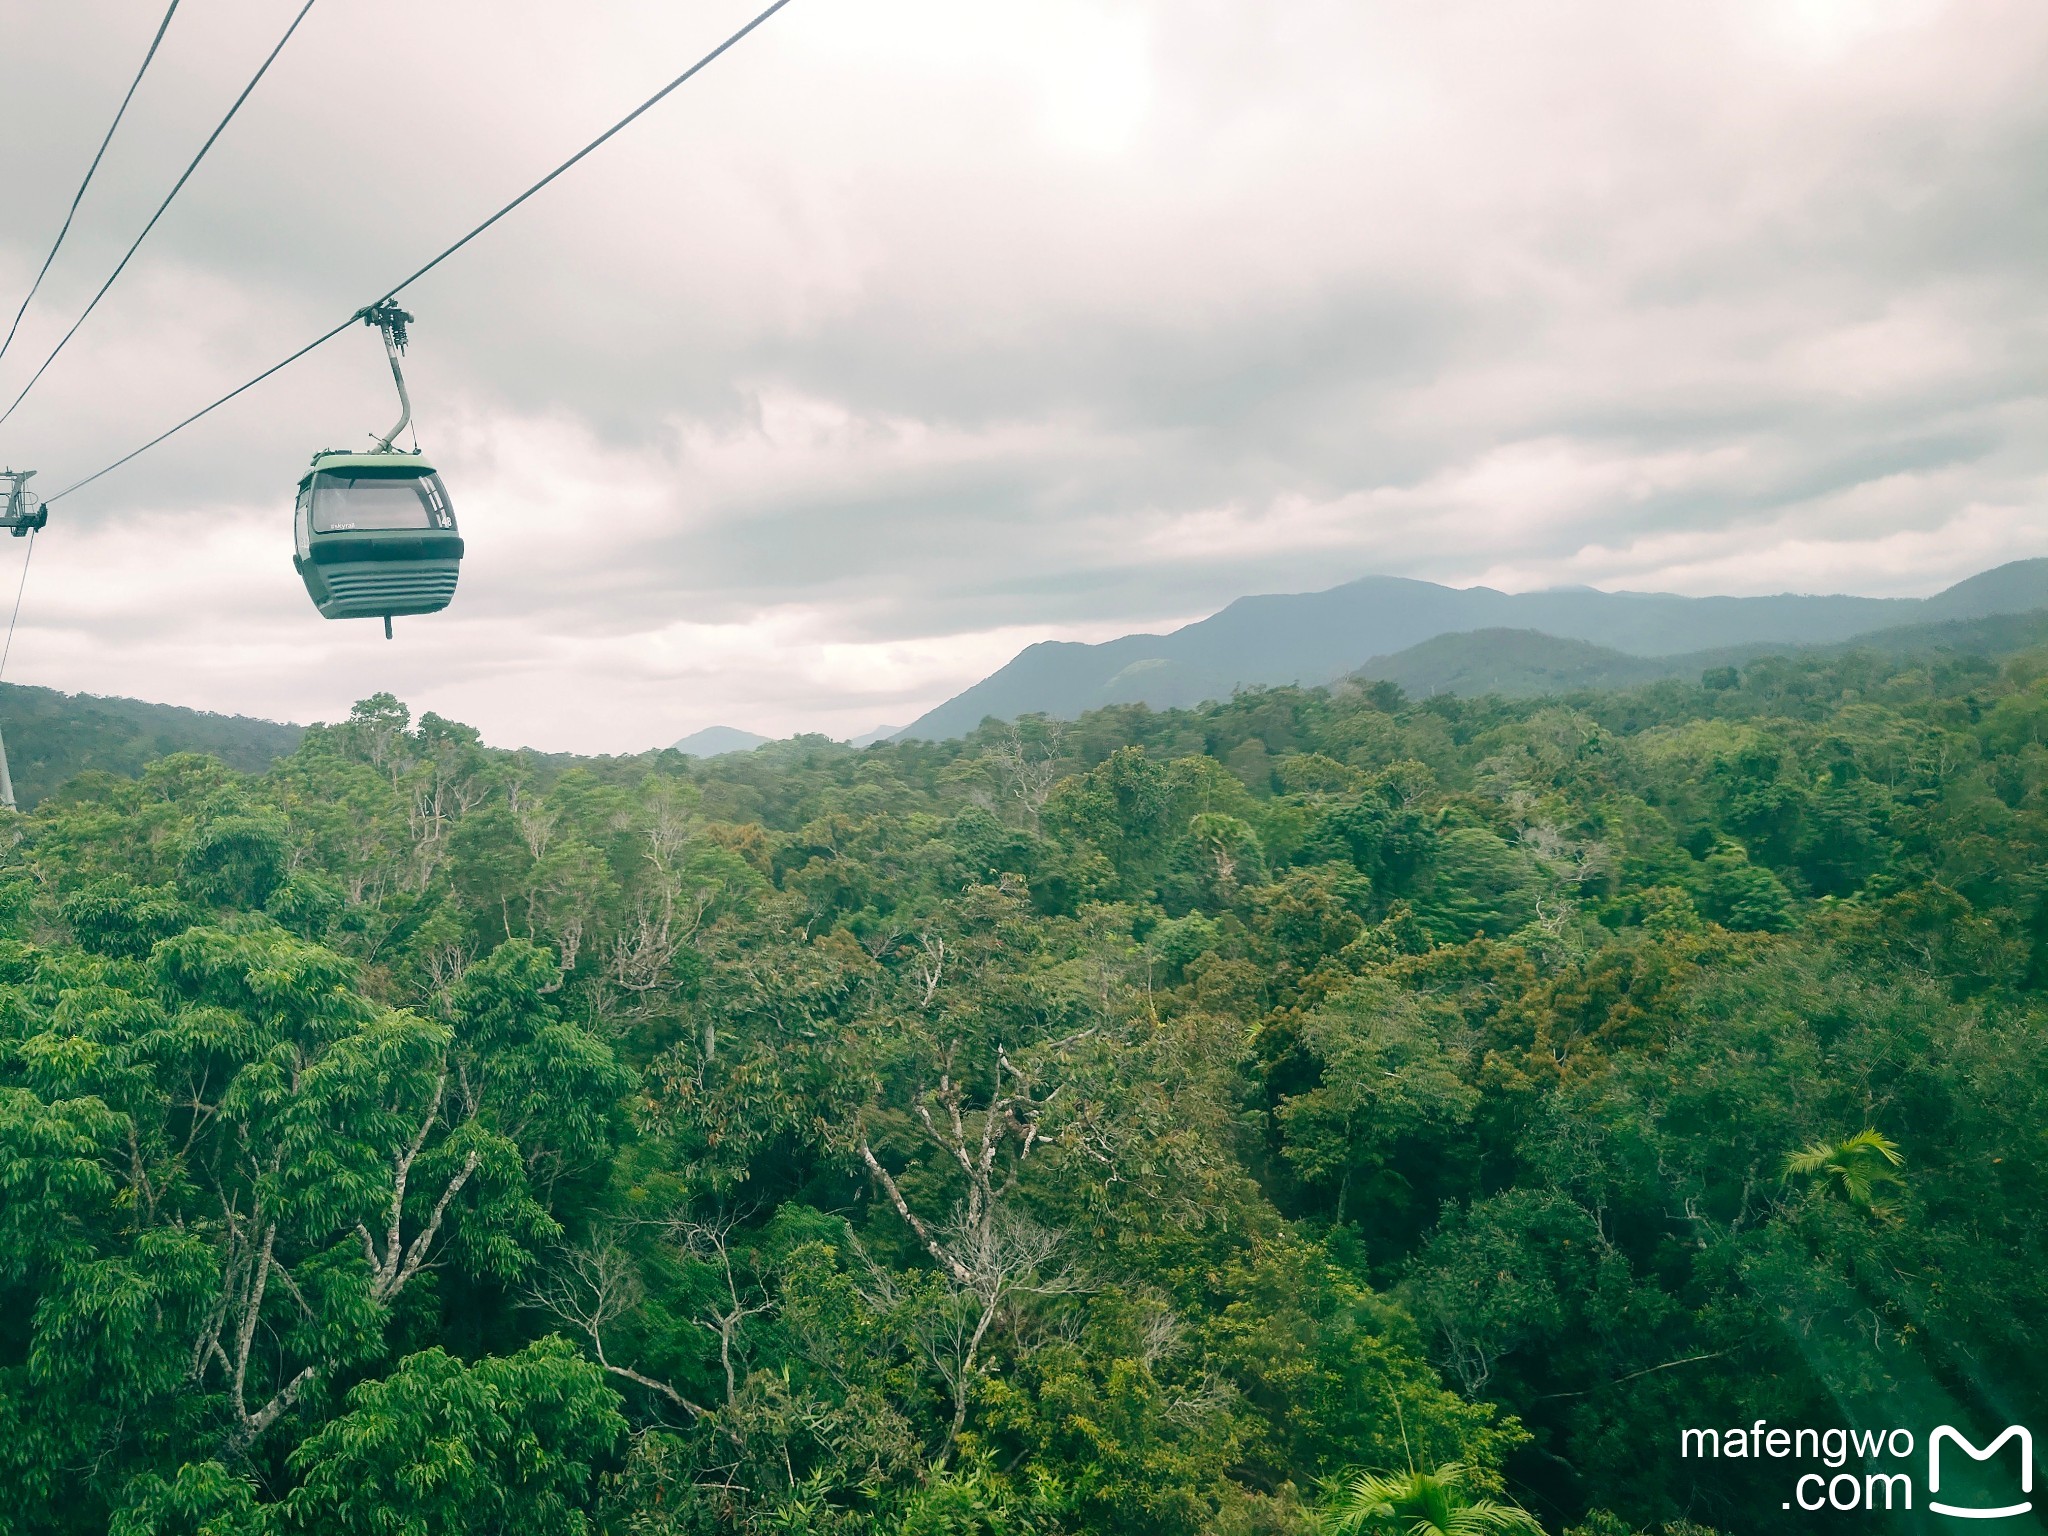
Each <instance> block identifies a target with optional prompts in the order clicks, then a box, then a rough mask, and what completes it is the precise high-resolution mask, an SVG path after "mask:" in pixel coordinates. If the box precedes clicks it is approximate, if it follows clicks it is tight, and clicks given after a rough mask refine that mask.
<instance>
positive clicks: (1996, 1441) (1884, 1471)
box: [1678, 1419, 2034, 1520]
mask: <svg viewBox="0 0 2048 1536" xmlns="http://www.w3.org/2000/svg"><path fill="white" fill-rule="evenodd" d="M1921 1443H1922V1442H1921V1441H1920V1439H1919V1437H1918V1436H1916V1435H1915V1434H1914V1433H1913V1431H1912V1430H1910V1429H1786V1428H1783V1427H1781V1426H1774V1425H1771V1424H1768V1423H1766V1422H1765V1421H1764V1420H1762V1419H1758V1420H1757V1421H1756V1422H1755V1423H1754V1424H1752V1425H1750V1426H1749V1427H1748V1428H1746V1429H1744V1428H1739V1427H1738V1428H1735V1429H1687V1430H1681V1431H1680V1432H1679V1437H1678V1454H1679V1455H1680V1456H1681V1457H1684V1458H1686V1459H1688V1460H1715V1461H1733V1460H1747V1461H1753V1460H1774V1461H1789V1462H1818V1463H1820V1466H1821V1467H1822V1468H1823V1469H1825V1470H1817V1471H1804V1472H1801V1473H1799V1474H1798V1475H1797V1476H1796V1477H1795V1478H1793V1479H1792V1485H1791V1494H1792V1496H1791V1497H1790V1498H1788V1499H1787V1500H1785V1502H1784V1507H1785V1508H1786V1509H1792V1508H1794V1507H1795V1506H1796V1507H1797V1508H1800V1509H1804V1510H1809V1511H1811V1510H1823V1509H1831V1510H1835V1511H1838V1512H1841V1513H1845V1514H1846V1513H1848V1512H1850V1511H1852V1510H1885V1509H1912V1508H1913V1507H1914V1502H1913V1499H1914V1492H1915V1482H1914V1475H1915V1473H1916V1472H1917V1471H1918V1470H1919V1468H1920V1465H1921V1463H1920V1462H1919V1460H1918V1459H1917V1458H1916V1454H1915V1453H1916V1452H1917V1451H1918V1450H1919V1449H1920V1446H1921ZM1925 1445H1926V1474H1927V1481H1926V1494H1927V1505H1926V1507H1927V1509H1928V1510H1929V1511H1931V1512H1932V1513H1934V1514H1937V1515H1952V1516H1954V1517H1956V1518H1957V1519H1963V1520H1995V1519H1999V1518H2001V1517H2004V1516H2007V1515H2023V1514H2026V1513H2027V1512H2028V1511H2030V1510H2031V1509H2032V1508H2033V1507H2034V1506H2033V1500H2032V1494H2033V1491H2034V1437H2033V1435H2032V1433H2031V1432H2029V1431H2028V1430H2027V1429H2025V1428H2024V1427H2022V1426H2021V1425H2018V1424H2013V1425H2009V1426H2007V1428H2006V1429H2005V1430H2004V1431H2003V1432H2002V1433H2000V1434H1999V1435H1997V1436H1996V1437H1994V1438H1992V1439H1991V1440H1990V1441H1989V1443H1988V1444H1985V1445H1982V1446H1979V1445H1978V1444H1976V1443H1975V1442H1974V1441H1972V1440H1970V1439H1969V1438H1968V1437H1967V1436H1965V1435H1964V1434H1963V1433H1962V1432H1961V1431H1960V1430H1958V1429H1956V1428H1955V1427H1954V1426H1953V1425H1949V1424H1942V1425H1939V1426H1937V1427H1936V1428H1935V1429H1934V1430H1933V1432H1932V1433H1930V1434H1929V1435H1928V1436H1927V1439H1926V1442H1925ZM2008 1448H2009V1454H2007V1455H2006V1456H2005V1458H2004V1463H2003V1464H2002V1465H2001V1467H2000V1468H1999V1469H1998V1470H1999V1471H2000V1472H2001V1474H2002V1475H2003V1478H2004V1483H2005V1486H2006V1488H2007V1490H2008V1491H2007V1493H2006V1494H2002V1495H1999V1496H1997V1497H1994V1498H1987V1497H1985V1496H1984V1494H1983V1493H1982V1490H1981V1486H1980V1484H1981V1481H1982V1474H1981V1473H1978V1474H1977V1475H1976V1476H1975V1477H1973V1478H1972V1479H1971V1481H1970V1484H1969V1486H1970V1487H1971V1488H1972V1489H1973V1492H1972V1493H1971V1495H1970V1501H1969V1502H1967V1503H1962V1502H1947V1501H1944V1500H1943V1499H1942V1498H1940V1497H1939V1495H1940V1494H1941V1491H1942V1472H1943V1463H1944V1460H1946V1462H1947V1465H1948V1470H1949V1482H1950V1486H1951V1489H1952V1490H1953V1489H1954V1487H1955V1486H1956V1483H1957V1480H1958V1475H1959V1472H1960V1470H1961V1469H1966V1468H1967V1469H1971V1470H1972V1471H1973V1472H1974V1470H1975V1469H1974V1467H1973V1464H1974V1463H1989V1462H1993V1461H1994V1460H1996V1459H1998V1458H2000V1456H2001V1453H2006V1452H2008ZM1852 1459H1853V1460H1855V1461H1856V1462H1858V1463H1860V1464H1861V1466H1862V1468H1863V1470H1861V1471H1854V1472H1852V1471H1848V1470H1846V1469H1847V1467H1848V1465H1849V1463H1850V1461H1851V1460H1852ZM1887 1464H1888V1465H1887ZM1787 1470H1788V1472H1789V1471H1790V1469H1789V1468H1788V1469H1787ZM1991 1470H1993V1469H1991V1468H1986V1469H1985V1471H1987V1472H1988V1471H1991Z"/></svg>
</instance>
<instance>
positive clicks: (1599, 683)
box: [1354, 610, 2048, 699]
mask: <svg viewBox="0 0 2048 1536" xmlns="http://www.w3.org/2000/svg"><path fill="white" fill-rule="evenodd" d="M2044 643H2048V611H2043V610H2036V611H2034V612H2032V613H2010V614H2000V615H1997V616H1996V617H1993V618H1980V619H1950V620H1947V621H1945V622H1942V623H1938V624H1909V625H1903V626H1901V627H1899V628H1896V629H1880V630H1876V631H1874V632H1873V633H1871V634H1867V635H1858V636H1857V637H1856V638H1854V639H1853V640H1849V641H1846V642H1843V643H1841V644H1839V645H1832V646H1796V647H1787V646H1773V645H1765V644H1761V643H1752V644H1749V645H1732V646H1724V647H1721V648H1719V649H1717V650H1711V651H1694V652H1691V653H1690V654H1687V655H1683V656H1630V655H1628V654H1627V653H1626V652H1623V651H1617V650H1614V649H1613V648H1611V647H1609V646H1603V645H1592V644H1589V643H1587V642H1586V641H1583V640H1560V639H1558V638H1557V637H1556V636H1554V635H1546V634H1542V633H1540V632H1539V631H1536V630H1533V629H1478V630H1471V631H1467V632H1462V633H1459V634H1452V635H1438V636H1437V637H1436V638H1435V639H1432V640H1425V641H1423V642H1422V644H1420V645H1413V646H1410V647H1409V648H1408V649H1407V650H1405V651H1402V652H1400V653H1398V654H1396V655H1393V656H1379V657H1375V658H1374V659H1373V660H1371V661H1368V662H1367V663H1366V664H1365V665H1364V666H1362V667H1360V668H1359V669H1358V671H1357V672H1356V673H1355V674H1354V675H1355V676H1356V677H1358V678H1361V679H1364V680H1366V681H1385V682H1390V683H1397V684H1399V685H1400V686H1401V688H1402V689H1404V690H1405V691H1406V692H1408V693H1411V694H1418V695H1421V696H1423V697H1425V698H1426V697H1428V696H1430V695H1431V694H1438V693H1457V694H1463V695H1465V696H1466V697H1468V698H1471V697H1477V696H1479V695H1481V694H1488V693H1497V694H1501V695H1503V696H1505V697H1508V698H1515V699H1528V698H1536V697H1539V696H1541V695H1543V694H1550V693H1579V692H1585V691H1588V690H1612V689H1616V688H1632V687H1637V686H1640V685H1641V684H1644V683H1651V682H1657V681H1660V680H1662V679H1665V678H1684V679H1688V680H1691V681H1698V680H1699V678H1700V677H1701V676H1703V675H1704V674H1706V673H1708V672H1719V671H1724V670H1725V669H1727V668H1729V667H1738V668H1739V667H1743V666H1747V665H1748V664H1750V663H1751V662H1754V661H1756V660H1758V659H1759V658H1762V657H1765V656H1771V655H1794V656H1811V657H1815V658H1819V657H1825V656H1839V655H1841V654H1843V653H1845V652H1849V651H1868V652H1871V653H1873V654H1877V655H1883V656H1916V655H1919V656H1927V657H1940V656H1944V655H1968V656H1979V657H2006V656H2012V655H2015V654H2017V653H2018V652H2020V651H2024V650H2028V649H2030V648H2032V647H2034V646H2038V645H2042V644H2044Z"/></svg>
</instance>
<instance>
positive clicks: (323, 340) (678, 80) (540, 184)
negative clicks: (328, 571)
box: [0, 0, 790, 506]
mask: <svg viewBox="0 0 2048 1536" xmlns="http://www.w3.org/2000/svg"><path fill="white" fill-rule="evenodd" d="M310 3H311V0H308V4H309V5H310ZM789 3H790V0H775V3H774V4H773V5H771V6H769V7H768V8H767V9H766V10H765V11H762V12H761V13H760V14H759V15H758V16H756V17H755V18H754V19H753V20H752V21H750V22H748V23H747V24H746V25H745V26H743V27H741V28H740V29H739V30H738V31H737V32H735V33H733V34H732V36H730V37H728V38H727V39H726V40H725V41H724V42H722V43H720V44H719V45H718V46H717V47H716V48H714V49H712V50H711V51H710V52H709V53H707V54H705V55H704V57H703V58H701V59H699V60H698V61H697V62H696V63H694V64H692V65H691V66H690V67H689V68H688V69H686V70H684V71H683V72H682V73H681V74H680V75H677V76H676V77H675V79H673V80H671V81H669V83H668V84H667V85H665V86H663V87H662V88H661V89H660V90H658V91H656V92H655V93H654V94H653V95H652V96H650V97H648V98H647V99H646V100H645V101H643V102H641V103H640V105H639V106H637V107H635V108H634V109H633V110H632V111H631V112H628V113H627V114H626V115H625V116H624V117H622V118H620V119H619V120H618V121H617V122H616V123H613V124H612V125H611V127H609V128H607V129H606V130H605V131H604V132H603V133H601V134H599V135H598V136H597V137H596V138H594V139H592V140H591V141H590V142H589V143H588V144H586V145H584V146H583V147H582V148H581V149H579V150H577V151H576V153H575V154H573V155H571V156H570V157H569V158H568V159H566V160H564V161H563V162H562V163H561V164H560V165H558V166H556V167H555V168H554V169H553V170H552V171H549V172H548V173H547V175H545V176H543V177H541V179H540V180H539V181H536V182H535V183H534V184H533V185H532V186H530V187H528V188H527V189H526V190H525V191H524V192H522V193H520V194H519V195H518V196H517V197H515V198H513V199H512V201H511V202H509V203H507V204H505V206H504V207H502V208H500V209H499V210H498V211H497V212H496V213H494V214H492V215H491V216H490V217H489V218H487V219H485V220H484V221H483V222H482V223H481V224H479V225H477V226H476V227H475V228H474V229H472V230H470V231H469V233H468V234H466V235H464V236H463V237H462V238H461V239H459V240H457V241H456V242H455V243H454V244H453V245H450V246H449V247H448V248H447V249H445V250H443V251H442V252H441V253H440V255H438V256H436V257H434V259H433V260H431V261H429V262H428V263H427V264H426V265H425V266H423V267H421V268H419V269H418V270H417V271H415V272H414V273H412V275H411V276H409V277H406V278H404V279H402V280H401V281H399V282H398V283H397V284H395V285H394V286H392V287H390V288H387V289H386V290H385V291H384V292H383V294H381V295H380V296H379V297H378V298H376V299H375V300H373V301H372V305H375V304H382V303H384V302H385V300H387V299H393V298H396V297H397V296H398V295H399V294H400V293H401V292H403V291H404V290H405V289H406V288H409V287H410V286H411V285H412V284H414V283H416V282H418V281H419V280H420V279H421V278H423V277H425V276H426V275H427V274H428V273H429V272H431V271H433V270H434V268H436V267H438V266H440V265H441V263H442V262H444V261H446V260H447V259H448V258H449V257H450V256H453V255H454V254H455V253H456V252H457V251H459V250H461V249H462V248H463V247H464V246H465V245H468V244H469V242H470V241H472V240H474V239H475V238H476V237H477V236H478V235H480V234H482V233H483V232H484V231H485V230H487V229H489V228H490V227H491V226H492V225H493V224H496V223H497V222H498V221H499V220H500V219H502V218H504V217H505V215H506V214H508V213H510V212H512V210H513V209H515V208H517V207H519V205H520V204H522V203H524V202H525V201H526V200H527V199H528V198H530V197H532V196H533V195H534V194H535V193H536V192H539V191H540V190H541V189H542V188H544V187H546V186H547V185H548V184H549V183H550V182H552V181H554V180H555V179H556V178H557V177H559V176H561V175H562V174H563V173H564V172H565V171H567V170H569V169H570V168H571V167H573V166H575V165H576V164H578V163H579V162H580V161H582V160H583V159H585V158H586V157H587V156H589V155H590V154H591V153H592V152H593V151H595V150H597V149H598V148H600V147H601V146H603V145H604V144H605V143H606V142H607V141H608V140H610V139H612V138H613V137H615V136H616V135H617V134H619V133H620V132H621V131H623V130H624V129H625V128H627V127H629V126H630V125H631V124H632V123H634V122H635V121H637V120H638V119H639V118H640V117H641V116H643V115H644V114H645V113H646V112H648V111H649V110H650V109H652V108H653V107H655V106H657V105H659V104H660V103H661V102H662V101H663V100H664V99H666V98H667V97H668V96H669V94H670V93H671V92H673V91H675V90H676V89H677V88H678V87H680V86H682V85H685V84H687V83H688V82H689V81H690V80H691V79H692V78H694V77H695V76H696V75H697V74H699V73H700V72H701V71H703V70H704V69H705V68H707V67H708V66H710V65H711V64H712V63H714V62H715V61H716V60H717V59H718V58H720V57H721V56H722V55H723V54H725V53H726V52H727V51H728V50H730V49H731V48H733V47H734V46H735V45H736V44H738V43H739V42H740V41H741V40H742V39H743V38H745V37H746V36H747V35H748V34H749V33H751V32H753V31H754V30H755V29H756V28H757V27H759V26H760V25H761V24H762V23H763V22H765V21H767V20H768V18H769V17H771V16H773V15H774V14H775V13H776V12H777V11H779V10H781V9H782V8H783V7H784V6H786V5H788V4H789ZM365 307H372V306H365ZM361 313H362V310H357V311H356V313H355V314H352V315H350V316H349V317H348V319H346V320H344V321H342V322H341V323H340V324H339V325H337V326H335V327H334V328H333V329H332V330H329V331H326V332H323V333H322V334H321V335H319V336H316V337H315V338H314V339H313V340H311V341H309V342H307V343H306V344H305V345H304V346H303V347H301V348H299V350H298V351H296V352H294V353H292V355H291V356H289V357H287V358H285V359H284V360H283V361H282V362H277V363H272V364H271V365H270V366H269V367H268V368H266V369H264V370H263V371H262V372H261V373H259V374H257V375H256V377H254V378H253V379H250V380H249V381H248V382H247V383H244V384H238V385H237V386H235V388H233V389H231V390H229V391H228V392H227V393H226V394H224V395H222V396H221V397H220V398H219V399H218V400H215V401H214V402H213V403H212V404H210V405H205V406H201V407H200V408H199V409H198V410H196V411H194V412H193V413H192V414H191V415H190V416H187V417H186V418H185V419H184V420H183V421H181V422H179V423H178V424H177V425H176V426H174V427H170V428H168V429H166V430H165V431H162V432H159V433H158V434H157V435H156V436H155V437H153V438H151V439H150V440H149V441H148V442H146V443H144V444H143V445H142V446H141V447H140V448H137V449H135V450H134V451H133V452H131V453H125V454H123V455H122V456H121V457H120V458H118V459H116V460H114V462H113V463H111V464H109V465H107V466H106V467H105V468H104V469H98V470H94V471H93V473H91V474H89V475H87V476H86V477H85V478H84V479H83V480H77V481H74V482H72V483H71V484H70V485H67V486H65V487H64V489H63V490H61V491H58V492H57V493H56V494H55V495H53V496H47V497H45V498H44V499H43V504H44V505H45V506H48V505H49V504H50V503H51V502H53V501H57V500H60V499H61V498H63V497H66V496H69V495H70V494H71V493H72V492H73V491H75V490H78V489H80V488H81V487H83V486H87V485H90V484H92V482H93V481H95V480H97V479H99V478H100V477H101V476H102V475H108V474H112V473H113V472H114V471H115V470H117V469H119V468H120V467H121V466H122V465H123V464H126V463H128V462H129V461H130V460H131V459H136V458H139V457H141V456H142V455H143V454H145V453H147V452H149V450H150V449H152V448H154V447H156V445H157V444H159V443H161V442H163V441H164V440H165V439H166V438H169V437H172V436H175V435H176V434H177V433H179V432H182V431H184V430H185V428H187V427H189V426H191V425H192V423H193V422H195V421H197V420H199V419H200V418H201V417H202V416H206V415H209V414H210V413H212V412H214V411H216V410H219V409H220V407H222V406H224V405H226V404H227V403H228V402H229V401H230V400H232V399H234V398H235V397H236V396H237V395H240V394H244V393H246V392H247V391H249V390H251V389H254V388H255V387H256V386H257V385H258V384H261V383H262V382H263V381H264V380H265V379H267V378H269V377H270V376H271V375H272V374H274V373H278V372H281V371H282V370H283V369H286V368H289V367H290V366H291V365H292V364H293V363H295V362H297V361H298V360H299V359H300V358H302V357H304V356H305V355H306V354H307V353H308V352H311V351H313V350H314V349H315V348H317V347H322V346H325V345H326V344H327V343H328V342H330V341H332V340H333V339H334V338H335V337H337V336H339V335H340V334H341V333H342V332H343V331H345V330H347V329H348V328H349V327H350V326H351V325H353V324H355V323H356V318H357V316H358V315H360V314H361ZM5 419H6V418H5V417H4V416H0V421H4V420H5Z"/></svg>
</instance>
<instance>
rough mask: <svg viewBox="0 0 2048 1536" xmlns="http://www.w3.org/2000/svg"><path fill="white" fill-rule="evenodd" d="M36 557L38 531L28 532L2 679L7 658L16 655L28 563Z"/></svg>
mask: <svg viewBox="0 0 2048 1536" xmlns="http://www.w3.org/2000/svg"><path fill="white" fill-rule="evenodd" d="M35 557H36V530H35V529H33V528H31V529H29V531H28V552H27V553H26V554H24V555H23V556H22V557H21V584H20V585H19V586H17V587H16V588H15V589H14V612H13V614H12V615H10V616H9V618H8V620H7V643H6V644H5V645H4V646H0V677H5V676H6V675H7V658H8V657H9V656H11V655H12V654H13V653H14V626H15V625H16V623H18V622H19V621H20V619H21V594H22V593H24V592H26V591H27V590H28V563H29V561H31V560H33V559H35Z"/></svg>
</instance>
